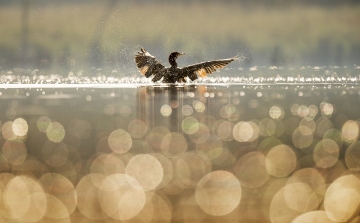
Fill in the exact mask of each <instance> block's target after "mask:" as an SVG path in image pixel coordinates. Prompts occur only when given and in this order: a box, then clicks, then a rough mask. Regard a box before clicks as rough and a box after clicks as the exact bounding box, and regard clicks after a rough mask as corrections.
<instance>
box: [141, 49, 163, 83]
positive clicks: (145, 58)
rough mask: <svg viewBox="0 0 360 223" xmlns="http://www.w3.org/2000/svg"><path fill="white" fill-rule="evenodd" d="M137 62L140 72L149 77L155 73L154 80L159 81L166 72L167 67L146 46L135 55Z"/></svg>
mask: <svg viewBox="0 0 360 223" xmlns="http://www.w3.org/2000/svg"><path fill="white" fill-rule="evenodd" d="M135 62H136V65H137V67H138V68H139V69H140V73H142V74H143V75H145V77H147V78H149V77H150V76H152V75H154V78H153V79H152V81H153V82H156V81H159V80H160V79H161V78H162V77H163V76H164V73H165V67H164V66H163V65H162V64H161V63H160V62H159V61H158V60H157V59H156V58H155V57H154V56H153V55H151V54H150V53H149V52H147V51H146V50H145V49H144V48H141V50H140V52H138V53H137V54H136V55H135Z"/></svg>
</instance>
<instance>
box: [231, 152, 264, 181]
mask: <svg viewBox="0 0 360 223" xmlns="http://www.w3.org/2000/svg"><path fill="white" fill-rule="evenodd" d="M235 174H236V176H237V178H238V179H239V180H240V183H241V185H242V186H245V187H249V188H257V187H260V186H262V185H263V184H264V183H266V181H268V180H269V177H270V174H269V173H268V171H267V170H266V157H265V156H264V154H262V153H261V152H249V153H247V154H245V155H244V156H242V157H241V159H239V161H238V162H237V164H236V166H235Z"/></svg>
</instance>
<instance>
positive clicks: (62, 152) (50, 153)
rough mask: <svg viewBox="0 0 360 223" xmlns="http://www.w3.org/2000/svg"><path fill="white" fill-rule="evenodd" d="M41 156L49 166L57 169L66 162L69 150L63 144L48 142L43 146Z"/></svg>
mask: <svg viewBox="0 0 360 223" xmlns="http://www.w3.org/2000/svg"><path fill="white" fill-rule="evenodd" d="M41 155H42V158H43V159H44V160H45V162H46V163H47V164H48V165H49V166H52V167H58V166H62V165H63V164H64V163H65V162H66V161H67V160H68V155H69V149H68V147H67V146H66V144H65V143H63V142H60V143H54V142H52V141H50V140H48V141H46V142H45V143H44V145H43V148H42V150H41Z"/></svg>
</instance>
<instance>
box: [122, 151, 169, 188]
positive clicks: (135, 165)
mask: <svg viewBox="0 0 360 223" xmlns="http://www.w3.org/2000/svg"><path fill="white" fill-rule="evenodd" d="M126 174H127V175H129V176H131V177H133V178H134V179H135V181H134V180H132V181H129V183H130V184H131V183H132V182H135V183H136V185H132V186H133V187H134V188H136V187H137V185H138V184H140V185H141V187H142V189H143V190H144V191H150V190H154V189H155V188H156V187H157V186H159V184H160V183H161V182H162V180H163V177H164V170H163V166H162V165H161V163H160V162H159V161H158V160H157V159H156V157H154V156H151V155H148V154H139V155H136V156H134V157H132V158H131V159H130V161H129V163H128V164H127V166H126Z"/></svg>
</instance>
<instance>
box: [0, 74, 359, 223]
mask: <svg viewBox="0 0 360 223" xmlns="http://www.w3.org/2000/svg"><path fill="white" fill-rule="evenodd" d="M319 69H320V68H319ZM311 70H312V71H314V70H315V71H314V72H318V71H316V69H311ZM254 71H255V70H254ZM320 71H321V73H325V74H324V75H323V76H321V77H318V76H313V75H307V76H306V75H299V76H297V75H290V76H287V77H284V76H283V75H281V74H280V75H273V76H269V75H268V76H266V75H265V76H264V75H263V77H261V76H260V75H243V76H242V78H243V79H241V80H240V79H239V78H238V79H236V78H233V77H229V78H228V79H226V78H215V79H207V80H203V81H199V82H197V83H196V84H194V85H190V84H189V85H181V86H167V85H152V84H149V83H146V81H144V82H145V83H141V82H142V79H138V82H139V83H140V84H139V83H125V82H126V81H125V80H124V79H116V78H113V79H109V78H104V79H102V77H101V76H100V77H98V78H95V79H94V78H88V79H86V78H80V79H81V81H79V80H80V79H79V78H78V79H76V78H74V79H71V77H68V78H67V79H66V80H65V79H61V78H58V79H57V77H56V76H52V78H49V77H45V76H44V77H42V78H41V77H40V76H37V77H36V78H33V77H31V76H30V77H21V76H16V75H14V74H13V73H4V74H3V75H2V77H1V83H3V84H2V85H1V89H0V111H1V112H0V121H1V122H0V126H1V136H0V141H1V147H0V148H1V151H0V172H1V174H0V195H1V196H0V219H1V222H19V221H20V222H22V221H26V222H109V223H110V222H120V221H121V222H170V221H171V222H286V223H287V222H291V221H293V222H339V221H340V222H345V221H348V222H350V221H351V222H357V221H359V218H358V217H357V216H358V214H359V207H360V178H359V170H360V152H359V151H360V142H359V141H358V139H359V126H360V86H359V85H358V77H359V76H358V75H353V74H354V72H355V74H356V72H357V71H358V70H353V71H352V72H353V73H350V74H351V75H346V72H344V74H343V75H332V74H334V72H335V71H333V70H330V71H329V72H330V75H329V74H327V73H326V71H324V70H321V69H320ZM267 72H273V71H272V70H271V71H267ZM301 72H302V71H301ZM304 72H305V71H304ZM336 73H337V74H339V73H341V72H336ZM35 79H36V81H38V82H36V81H35ZM84 80H88V82H86V81H84ZM120 80H121V81H120ZM127 80H128V79H127ZM34 82H36V83H34ZM95 82H102V83H95ZM234 82H236V83H234ZM6 83H7V84H6ZM56 83H58V84H56ZM59 83H60V84H59ZM61 83H66V84H61Z"/></svg>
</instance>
